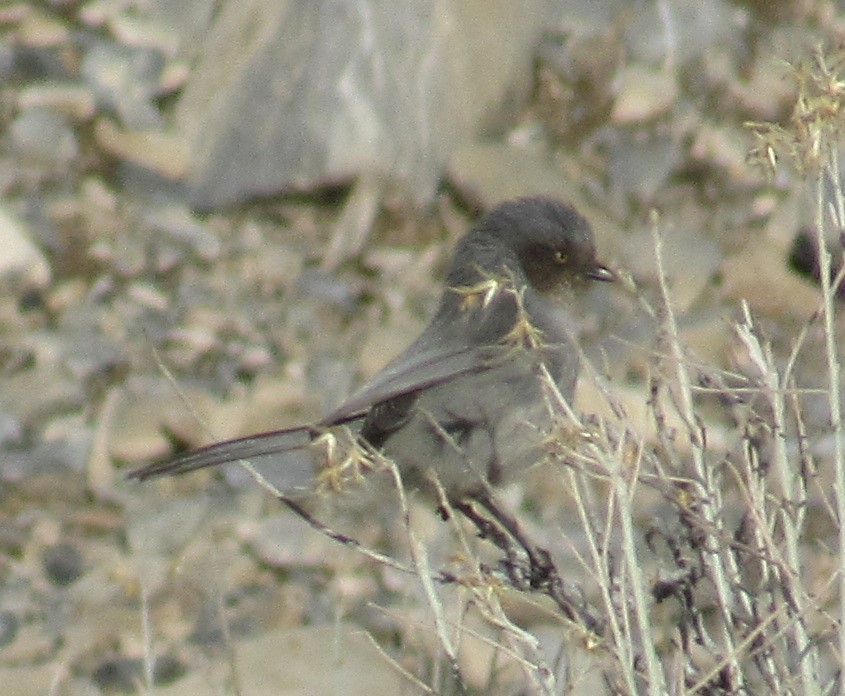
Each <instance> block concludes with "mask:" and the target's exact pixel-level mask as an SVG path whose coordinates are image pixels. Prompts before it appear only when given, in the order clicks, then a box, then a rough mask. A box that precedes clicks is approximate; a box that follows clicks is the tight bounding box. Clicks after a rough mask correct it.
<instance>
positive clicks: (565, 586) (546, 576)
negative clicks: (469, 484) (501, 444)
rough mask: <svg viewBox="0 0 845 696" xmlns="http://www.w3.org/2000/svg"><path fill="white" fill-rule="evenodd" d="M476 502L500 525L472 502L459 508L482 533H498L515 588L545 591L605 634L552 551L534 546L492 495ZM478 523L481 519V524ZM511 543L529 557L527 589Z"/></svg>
mask: <svg viewBox="0 0 845 696" xmlns="http://www.w3.org/2000/svg"><path fill="white" fill-rule="evenodd" d="M474 499H475V500H476V501H478V503H479V504H480V505H481V506H482V507H484V508H485V510H486V511H487V512H488V513H489V514H490V516H491V517H492V518H493V519H494V520H495V522H496V524H493V523H492V522H491V521H490V520H488V519H486V518H485V517H484V516H482V515H479V513H478V511H477V510H475V509H474V508H472V506H471V505H470V504H469V503H466V502H464V503H463V504H461V505H456V506H455V508H456V509H458V510H460V511H461V512H462V513H463V514H465V515H467V517H469V519H470V520H472V522H473V523H474V524H475V525H476V527H478V529H479V532H480V533H482V534H485V532H486V530H487V529H490V528H494V529H495V530H496V531H495V532H494V533H493V534H491V535H490V536H489V538H490V540H491V541H492V542H493V543H494V544H496V546H498V547H499V548H500V549H502V550H503V551H504V552H505V553H506V554H507V556H508V563H509V564H514V563H516V565H512V566H511V567H510V568H509V569H508V576H509V578H510V579H511V581H512V582H514V586H516V587H517V588H518V589H531V590H535V591H539V592H542V593H543V594H545V595H547V596H548V597H550V598H551V599H552V600H553V601H554V602H555V603H556V604H557V605H558V606H559V607H560V609H561V610H562V611H563V612H564V614H566V616H567V617H569V619H571V620H572V621H577V622H579V623H581V624H582V625H584V626H585V627H586V628H587V629H589V630H590V631H591V632H592V633H593V634H595V635H597V636H601V635H603V634H604V630H605V621H604V619H603V618H602V617H601V616H600V615H599V614H597V613H596V612H595V610H594V609H593V608H592V607H590V605H589V604H588V603H587V601H586V599H585V597H584V592H583V590H582V588H581V587H579V586H578V584H577V583H574V582H572V581H570V580H566V579H564V578H563V577H562V576H561V574H560V573H559V572H558V569H557V567H556V566H555V564H554V562H553V561H552V558H551V555H550V554H549V552H548V551H547V550H546V549H544V548H540V547H539V546H537V545H535V544H534V543H532V542H531V540H530V539H529V538H528V537H527V536H526V535H525V532H523V530H522V528H521V527H520V525H519V523H518V522H517V520H516V519H515V518H514V517H513V516H512V515H511V514H510V513H508V512H507V511H505V510H503V509H502V508H501V507H500V506H499V505H497V504H496V502H495V501H494V500H493V498H491V497H490V495H487V494H481V495H476V496H474ZM466 508H469V509H470V510H471V511H472V513H471V514H467V512H466ZM478 520H481V522H479V521H478ZM508 535H510V538H508ZM511 540H513V541H516V542H517V543H518V544H519V545H520V546H521V547H522V549H523V550H524V551H525V554H526V555H527V556H528V563H529V568H528V572H527V573H525V574H523V575H522V578H523V585H524V584H525V583H524V580H525V579H527V581H528V586H527V587H524V586H520V585H519V583H518V581H519V576H517V575H516V568H517V567H519V564H518V562H516V561H515V552H514V550H513V544H512V543H511Z"/></svg>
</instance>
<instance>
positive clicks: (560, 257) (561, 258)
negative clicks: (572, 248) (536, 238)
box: [555, 250, 569, 265]
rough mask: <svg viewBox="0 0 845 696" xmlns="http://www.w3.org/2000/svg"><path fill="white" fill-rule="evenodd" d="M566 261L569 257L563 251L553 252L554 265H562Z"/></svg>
mask: <svg viewBox="0 0 845 696" xmlns="http://www.w3.org/2000/svg"><path fill="white" fill-rule="evenodd" d="M568 260H569V257H568V256H567V255H566V252H565V251H560V250H557V251H555V263H558V264H561V265H563V264H565V263H566V262H567V261H568Z"/></svg>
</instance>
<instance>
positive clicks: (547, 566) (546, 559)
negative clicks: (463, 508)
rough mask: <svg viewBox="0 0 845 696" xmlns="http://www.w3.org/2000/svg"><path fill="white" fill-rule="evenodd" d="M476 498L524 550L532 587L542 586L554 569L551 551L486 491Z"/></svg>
mask: <svg viewBox="0 0 845 696" xmlns="http://www.w3.org/2000/svg"><path fill="white" fill-rule="evenodd" d="M475 500H477V501H478V503H479V504H480V505H481V506H482V507H483V508H484V509H485V510H486V511H487V512H488V513H490V516H491V517H492V518H493V519H494V520H495V521H496V522H497V523H498V524H499V526H500V527H501V529H503V530H504V531H505V532H507V534H508V535H509V536H510V538H511V539H513V540H514V541H516V543H517V544H519V546H520V547H522V550H523V551H524V552H525V555H526V556H527V557H528V564H529V568H528V570H529V572H528V582H529V584H530V587H531V589H537V588H539V587H541V586H542V585H543V584H544V583H545V582H546V581H547V580H548V578H549V575H550V574H551V573H552V571H553V570H554V565H553V564H552V559H551V556H550V555H549V552H548V551H546V549H543V548H540V547H539V546H537V545H536V544H534V543H533V542H532V541H531V539H529V538H528V536H527V535H526V534H525V532H524V531H523V529H522V527H521V526H520V524H519V522H518V520H517V519H516V518H515V517H514V516H513V515H511V514H510V513H509V512H507V511H506V510H504V509H503V508H502V507H501V506H500V505H499V504H498V503H496V501H495V500H494V499H493V498H492V497H491V496H490V495H488V494H486V493H483V494H479V495H476V496H475ZM497 546H499V548H501V549H502V550H504V551H507V550H506V549H505V548H504V547H502V546H501V545H500V544H497ZM509 546H510V545H509Z"/></svg>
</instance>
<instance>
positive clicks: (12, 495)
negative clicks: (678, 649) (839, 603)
mask: <svg viewBox="0 0 845 696" xmlns="http://www.w3.org/2000/svg"><path fill="white" fill-rule="evenodd" d="M844 36H845V8H843V7H842V6H841V4H840V3H837V2H832V1H831V2H827V1H810V0H807V1H802V0H769V1H766V2H759V1H756V0H744V1H743V0H734V1H729V0H697V2H694V3H690V2H686V1H685V0H635V1H632V0H600V1H598V2H597V1H596V0H568V1H566V2H563V1H560V0H527V1H526V2H520V3H513V2H505V1H503V0H483V1H482V0H461V1H459V2H458V1H455V0H407V1H406V2H404V3H381V2H373V1H372V0H345V1H344V0H313V1H306V0H291V1H289V2H286V1H283V0H240V1H239V2H227V1H225V0H223V1H217V2H212V1H211V0H182V1H180V2H172V1H171V0H89V1H87V2H83V1H75V0H43V1H41V2H34V1H33V2H25V1H22V2H14V0H11V1H9V2H4V3H3V4H2V5H0V288H2V292H0V683H2V684H4V693H7V694H30V693H32V694H35V693H39V694H41V693H46V692H48V690H51V689H52V691H51V693H58V694H98V693H124V692H125V693H135V692H137V691H138V690H139V684H141V683H142V682H143V680H144V677H143V675H144V669H145V668H144V659H145V655H146V656H147V658H149V649H148V645H147V643H146V639H145V637H144V628H143V624H142V620H143V619H144V618H146V619H148V620H149V623H150V625H151V626H152V628H151V629H150V630H151V631H152V632H153V644H154V645H155V650H154V651H153V652H154V656H155V658H156V660H155V679H156V681H157V683H159V684H162V685H167V684H172V685H173V686H171V687H166V686H165V687H163V688H162V689H161V690H159V691H158V693H162V694H163V693H170V692H169V691H167V690H166V689H167V688H174V689H175V688H178V689H179V691H178V693H190V691H191V689H193V690H196V691H197V693H207V691H206V689H207V687H208V682H207V681H205V680H207V679H208V678H209V677H208V676H207V670H208V669H210V668H209V665H214V664H216V663H218V662H224V663H226V662H227V660H226V659H225V655H226V647H225V646H227V645H229V642H228V638H227V637H226V634H227V633H230V634H232V635H234V636H235V637H234V639H233V640H234V641H236V642H245V644H246V645H248V646H249V647H248V648H245V650H246V651H247V652H246V653H245V654H243V655H242V657H241V659H240V662H239V664H240V665H241V670H242V672H243V675H244V676H243V679H244V680H245V683H246V684H247V686H244V693H249V694H257V693H265V691H262V689H268V690H267V691H266V692H267V693H288V691H284V689H285V688H290V691H289V692H290V693H300V692H301V693H326V692H328V691H330V685H331V684H332V683H335V682H333V681H332V680H336V679H338V678H342V679H343V682H344V684H345V688H346V689H347V690H345V691H344V693H359V692H360V693H370V694H377V693H398V691H397V689H399V688H409V687H407V685H406V686H405V687H400V681H401V680H400V679H399V677H398V675H397V673H396V672H395V671H394V670H392V669H391V668H389V666H388V665H387V664H386V663H385V662H384V661H383V660H382V659H381V658H379V656H378V655H377V654H376V653H375V652H374V651H373V650H372V649H371V647H370V646H369V644H368V643H367V642H366V641H365V640H363V638H361V636H360V634H359V633H356V632H355V631H354V630H351V629H350V630H349V632H348V634H347V633H343V636H344V640H347V641H348V643H347V644H346V646H347V647H346V648H344V650H343V655H344V658H345V659H346V662H343V664H340V665H339V666H337V669H336V670H335V669H334V668H333V669H327V668H326V667H325V666H324V665H321V663H320V658H325V657H326V655H327V653H326V647H325V646H326V645H331V644H334V643H333V641H336V639H337V635H338V630H337V626H338V622H339V621H340V620H342V623H341V624H340V625H342V626H347V627H360V626H364V627H366V628H367V629H368V630H370V631H372V632H373V633H375V634H376V635H378V636H380V637H381V638H382V639H384V640H385V642H387V643H390V642H391V641H393V642H394V644H401V645H402V646H403V648H402V653H403V660H404V661H403V664H405V666H406V667H408V668H409V669H410V670H411V671H412V672H414V673H418V670H417V667H418V666H419V664H421V663H425V664H427V663H426V662H425V659H423V658H418V657H416V656H417V655H419V654H426V650H427V649H428V648H429V647H430V645H428V644H427V643H426V639H424V638H421V637H420V636H418V635H417V634H416V633H415V632H414V630H413V629H412V628H407V627H406V628H402V625H403V622H402V621H400V620H399V619H398V618H397V616H396V615H395V614H392V613H390V612H389V611H387V610H383V611H374V610H373V609H372V603H374V602H375V603H376V604H377V605H379V606H382V607H392V606H395V605H399V606H401V607H402V608H403V611H405V612H406V613H408V612H410V614H411V615H416V614H415V612H416V613H418V614H420V616H419V617H418V618H420V621H423V618H421V617H422V615H423V613H424V612H422V610H421V609H420V608H419V606H418V605H416V604H415V602H418V599H419V598H418V597H415V596H414V594H413V591H412V590H409V589H408V588H407V587H406V584H407V581H406V580H405V579H404V578H402V577H399V576H397V574H396V573H395V572H392V571H391V570H390V569H385V568H375V569H374V568H373V567H372V564H369V565H368V562H367V561H366V560H365V559H363V558H362V557H360V556H359V555H358V554H355V553H354V552H351V551H347V550H345V549H340V547H338V546H337V545H336V544H333V543H332V542H330V541H328V540H326V539H325V538H323V537H321V536H319V535H318V534H316V533H315V532H313V531H312V530H309V529H308V528H307V527H306V526H305V525H304V524H303V523H302V522H301V521H300V520H298V519H296V518H295V517H292V516H291V515H290V514H288V513H287V512H283V511H282V510H280V509H279V505H278V504H277V503H276V502H275V501H273V500H271V499H268V498H267V497H266V495H265V494H263V493H262V492H261V491H260V490H258V489H257V487H256V486H255V485H254V483H252V482H251V481H250V480H248V479H247V478H246V477H245V476H244V475H242V474H239V473H237V472H232V473H231V474H230V475H227V477H226V478H225V480H221V479H219V478H215V477H213V476H209V475H199V476H195V477H189V478H186V479H183V480H178V481H175V482H174V481H168V482H165V483H162V484H160V485H159V484H156V485H148V486H145V487H144V486H139V485H136V484H129V483H127V482H125V481H124V480H123V475H124V473H125V472H126V471H127V470H128V469H129V468H130V467H132V466H137V465H140V464H143V463H145V462H149V461H151V460H154V459H157V458H161V457H166V456H168V455H169V454H172V453H174V452H175V451H177V450H179V449H181V448H184V447H188V446H196V445H198V444H202V443H205V442H208V441H210V440H212V439H222V438H226V437H234V436H237V435H241V434H246V433H249V432H255V431H258V430H262V429H270V428H276V427H283V426H286V425H292V424H295V423H299V422H302V421H307V420H310V419H313V418H315V417H317V416H319V414H320V413H321V412H322V411H323V410H324V409H326V408H329V407H331V406H332V405H333V404H336V403H337V402H338V401H339V400H340V399H341V398H342V397H343V396H344V395H345V394H347V393H348V392H349V391H350V390H351V389H353V388H354V387H355V386H356V385H357V384H359V383H360V382H361V380H363V379H365V378H366V377H367V376H369V375H371V374H372V373H373V372H375V371H376V370H378V369H379V368H380V367H381V366H382V365H383V364H384V363H385V362H386V361H387V360H388V359H389V358H390V357H392V356H393V355H395V354H396V353H398V352H399V351H400V350H401V349H402V348H404V347H405V346H406V345H407V343H408V342H409V340H410V338H411V337H412V336H414V335H415V334H416V333H417V332H418V331H419V330H420V329H421V328H422V327H423V326H424V325H425V323H426V321H427V319H428V317H429V316H430V314H431V311H432V309H433V308H434V306H435V304H436V302H437V298H438V292H439V284H440V278H441V277H442V272H443V268H444V263H445V261H446V259H448V254H449V251H450V249H451V246H452V244H453V242H454V241H455V240H456V239H457V238H458V237H459V236H460V235H461V234H462V233H463V232H464V231H465V230H466V229H467V228H468V226H469V225H470V224H471V223H472V221H473V220H474V219H475V218H476V217H477V216H478V215H479V214H480V213H481V212H483V211H485V210H487V209H488V208H489V207H490V206H492V205H494V204H495V203H497V202H499V201H502V200H504V199H507V198H512V197H515V196H519V195H526V194H536V193H543V194H549V195H553V196H555V197H558V198H561V199H565V200H568V201H571V202H572V203H574V204H575V205H576V206H577V207H578V208H579V209H580V210H581V212H582V213H583V214H584V215H585V216H586V217H587V218H588V219H589V220H591V222H592V223H593V225H594V227H595V230H596V235H597V243H598V247H599V250H600V255H601V257H602V259H603V260H604V261H605V262H607V263H608V264H609V265H611V266H613V267H614V268H617V269H620V271H621V272H622V274H623V275H624V276H625V277H626V278H627V279H628V282H627V283H626V284H625V287H626V288H628V290H625V289H623V288H616V289H613V288H611V289H610V291H608V289H607V288H602V289H601V292H600V293H596V294H595V296H592V297H591V298H590V304H589V309H590V311H589V312H587V314H586V315H585V320H584V327H583V329H584V337H585V338H584V340H585V346H587V351H588V354H589V355H590V356H592V357H593V358H594V359H595V360H596V362H597V365H598V367H599V370H600V372H602V373H603V374H604V375H605V376H606V377H607V378H609V379H610V380H611V381H612V382H613V383H614V385H615V387H616V388H617V393H618V395H619V398H620V399H621V400H622V402H623V403H625V404H626V405H627V406H628V407H629V408H630V412H631V414H632V418H633V419H634V420H635V421H637V419H641V420H642V423H641V425H642V428H643V430H644V431H647V430H648V428H649V427H650V425H649V423H648V422H647V417H646V414H645V412H644V409H645V402H646V399H647V397H648V374H649V360H650V358H649V353H648V349H649V347H650V346H651V345H652V343H653V339H654V336H655V333H656V323H655V320H654V319H653V318H651V317H649V316H648V314H647V313H644V312H642V310H641V303H640V301H639V300H638V299H637V297H635V296H634V294H633V293H632V292H631V291H630V288H632V287H634V286H636V287H637V288H638V289H639V290H638V292H639V293H641V295H640V297H645V298H650V297H653V291H654V288H655V286H656V277H657V276H656V269H655V264H654V249H653V246H652V241H651V228H650V224H651V223H650V222H649V215H650V213H651V211H652V210H657V211H658V212H659V214H660V222H659V224H660V227H661V229H662V231H663V233H664V235H665V250H664V253H665V269H664V270H665V272H666V275H667V277H668V281H669V286H670V292H671V295H672V299H673V302H674V304H675V309H676V311H677V313H678V316H679V321H680V327H681V338H682V340H683V341H684V343H685V344H686V345H687V346H688V348H689V350H690V355H692V356H694V359H695V361H696V362H697V363H700V364H702V365H709V366H713V368H714V369H721V368H728V367H731V368H732V369H736V368H737V366H738V365H739V367H740V368H741V366H742V365H743V364H744V363H743V360H744V357H743V353H742V346H741V345H737V340H736V336H735V334H734V333H732V332H731V331H730V330H729V328H728V327H729V324H730V322H731V321H733V320H734V319H736V318H737V316H738V310H737V308H738V306H739V303H740V302H741V301H746V302H747V303H748V306H749V307H750V309H751V311H752V312H753V314H754V316H755V318H756V319H757V321H759V322H760V326H761V327H762V328H763V330H764V331H765V332H766V335H767V337H768V339H769V340H771V341H772V344H773V346H774V347H775V351H776V353H777V355H778V357H779V359H781V358H782V359H784V360H785V359H786V357H787V356H788V353H789V350H790V349H791V346H792V339H793V337H794V335H795V334H796V332H797V331H799V330H800V328H801V327H803V326H804V325H805V323H806V322H807V321H808V319H809V318H810V317H811V315H812V314H813V313H814V312H815V311H816V310H817V308H818V306H819V290H818V286H817V284H816V281H815V279H814V275H815V277H816V278H817V277H818V266H817V262H816V255H815V247H814V246H813V245H814V242H813V241H812V235H810V234H809V233H808V229H809V230H811V229H812V228H811V227H808V226H811V225H812V222H813V201H812V196H808V189H807V187H806V185H805V184H804V183H803V179H802V176H801V172H799V171H798V170H797V169H795V168H791V167H788V166H785V167H781V168H779V169H778V170H777V172H776V173H775V174H774V175H773V176H767V172H766V170H765V168H763V167H760V166H757V165H758V164H759V161H758V160H762V161H763V162H764V163H765V162H766V161H767V158H768V153H767V151H765V150H763V151H760V150H759V141H758V140H756V139H755V137H754V131H753V130H752V129H751V128H749V126H748V124H749V122H773V123H776V124H783V125H788V124H789V123H790V122H791V121H790V119H791V118H792V116H793V106H794V103H795V98H796V80H795V74H796V67H799V66H800V65H801V64H802V63H804V62H807V63H812V61H813V56H814V51H815V50H816V49H817V48H818V47H819V46H828V47H830V46H833V47H836V46H839V45H841V42H842V39H843V37H844ZM755 148H758V149H756V150H755ZM832 241H834V242H835V243H838V240H837V239H834V240H832ZM821 345H822V341H821V336H819V335H814V334H813V332H812V331H811V332H810V335H809V337H808V340H807V343H806V345H805V347H804V349H803V351H804V353H803V355H804V356H805V359H803V360H802V361H800V363H799V364H798V365H797V367H796V373H795V374H796V379H797V380H798V381H799V382H801V383H804V384H818V383H820V381H821V379H822V377H821V372H820V370H821V367H820V366H821V365H822V364H823V360H822V356H823V353H822V352H821ZM593 391H595V390H591V389H590V387H589V385H586V386H584V387H583V388H582V389H581V391H580V393H579V406H580V408H582V409H584V410H585V411H587V412H594V411H599V410H601V408H602V406H601V404H599V403H598V399H597V398H596V395H595V394H594V393H593ZM823 396H824V395H820V396H819V397H818V399H814V397H812V396H810V397H808V398H807V400H806V403H805V414H806V418H807V420H808V428H809V429H810V430H813V429H814V428H816V429H820V430H821V431H823V427H822V426H823V424H824V418H825V415H826V410H825V406H824V404H825V400H824V398H823ZM705 414H706V412H705ZM708 428H709V430H708V432H709V433H711V437H712V438H713V442H714V443H715V446H716V447H717V448H718V447H719V446H720V444H723V441H727V440H728V439H729V438H728V437H727V436H726V433H727V432H728V431H727V426H726V425H724V424H722V423H721V422H720V421H719V418H717V417H715V416H714V419H713V422H712V423H710V422H708ZM722 435H724V436H725V437H724V438H723V439H722V440H720V436H722ZM725 446H726V447H727V445H725ZM815 446H816V447H817V451H818V452H820V453H822V455H823V453H824V452H825V451H826V450H825V447H829V442H827V441H826V440H825V438H824V434H823V432H821V434H820V435H819V436H818V438H817V440H816V441H815ZM822 455H820V456H822ZM514 495H516V494H514ZM546 502H548V501H546ZM350 514H351V515H354V513H350ZM644 514H645V513H644ZM429 521H430V523H431V524H430V528H431V532H430V533H431V535H433V536H436V535H437V534H438V532H437V529H438V527H437V523H436V520H435V519H433V515H432V519H431V520H429ZM350 524H352V525H353V529H354V531H355V534H356V536H357V537H358V538H360V539H361V540H362V541H364V542H365V543H367V544H370V545H373V546H376V547H382V546H384V547H386V548H394V547H391V544H394V545H395V544H399V546H400V547H401V543H400V542H396V541H395V540H392V541H391V539H390V531H389V524H386V523H385V521H384V520H383V519H381V517H380V516H376V515H372V514H370V515H369V516H367V515H364V516H363V518H362V517H360V516H359V517H358V518H354V517H353V520H352V522H351V523H350ZM526 620H527V619H526ZM303 627H305V628H307V629H308V632H302V633H299V632H297V631H300V630H303V631H304V630H305V629H304V628H303ZM327 627H328V628H327ZM341 632H342V631H341ZM221 655H222V656H223V657H222V658H221ZM279 655H286V656H287V657H285V658H284V660H282V661H281V662H280V658H279ZM198 665H202V667H198ZM148 666H149V662H148ZM462 668H463V669H464V674H465V675H466V678H467V681H468V683H469V684H471V685H472V686H476V687H479V688H480V687H481V686H482V685H484V684H485V683H487V682H485V679H487V678H488V677H489V654H488V653H486V652H484V650H483V648H482V647H479V650H478V651H477V652H472V651H469V653H468V656H467V657H466V662H465V664H462ZM280 669H281V670H282V672H283V674H279V673H278V672H277V670H280ZM295 669H298V670H302V675H299V674H298V673H297V672H295ZM203 670H206V671H203ZM344 670H346V671H344ZM198 674H202V675H204V676H199V677H198V676H197V675H198ZM226 675H227V676H226V677H221V679H222V681H224V682H225V680H226V679H229V678H231V674H230V672H226ZM339 675H340V677H339ZM286 678H289V679H290V684H293V685H290V684H289V685H285V684H283V683H282V682H284V680H285V679H286ZM317 678H323V679H328V680H329V681H327V682H325V683H323V682H310V681H307V680H309V679H317ZM192 679H193V680H194V681H191V680H192ZM298 679H301V680H303V682H304V683H307V684H308V687H307V688H304V687H303V688H302V690H301V691H297V688H299V687H296V686H295V683H299V682H297V680H298ZM10 689H11V690H10ZM173 693H176V691H174V692H173ZM496 693H499V692H496ZM501 693H511V691H508V690H507V689H505V688H504V687H503V690H502V691H501Z"/></svg>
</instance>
